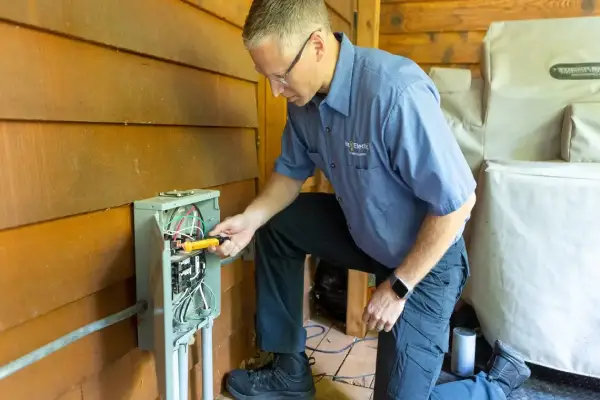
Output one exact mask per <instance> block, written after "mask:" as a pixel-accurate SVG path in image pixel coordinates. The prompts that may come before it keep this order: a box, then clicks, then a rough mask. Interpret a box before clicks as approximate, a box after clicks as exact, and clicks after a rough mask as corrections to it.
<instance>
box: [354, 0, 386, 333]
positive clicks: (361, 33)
mask: <svg viewBox="0 0 600 400" xmlns="http://www.w3.org/2000/svg"><path fill="white" fill-rule="evenodd" d="M380 6H381V3H380V0H357V9H358V18H357V20H356V21H357V26H356V45H357V46H362V47H378V46H379V15H380ZM368 280H369V277H368V274H366V273H364V272H359V271H354V270H350V271H349V272H348V298H347V300H346V305H347V311H346V334H347V335H352V336H357V337H364V336H365V335H366V333H367V326H366V324H365V323H364V322H363V321H362V315H363V311H364V309H365V306H366V305H367V301H368V289H369V287H368V283H369V282H368Z"/></svg>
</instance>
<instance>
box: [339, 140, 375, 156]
mask: <svg viewBox="0 0 600 400" xmlns="http://www.w3.org/2000/svg"><path fill="white" fill-rule="evenodd" d="M344 144H345V145H346V147H347V148H348V150H349V152H350V154H352V155H353V156H366V155H367V153H368V152H369V143H356V142H353V141H347V140H346V141H345V142H344Z"/></svg>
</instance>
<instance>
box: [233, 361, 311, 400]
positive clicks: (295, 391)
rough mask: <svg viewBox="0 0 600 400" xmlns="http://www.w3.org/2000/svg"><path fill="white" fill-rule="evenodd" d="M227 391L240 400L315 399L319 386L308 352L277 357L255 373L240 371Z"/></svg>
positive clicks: (234, 372) (237, 371)
mask: <svg viewBox="0 0 600 400" xmlns="http://www.w3.org/2000/svg"><path fill="white" fill-rule="evenodd" d="M226 386H227V391H228V392H229V393H230V394H231V395H232V396H233V397H234V398H235V399H236V400H247V399H254V400H262V399H265V400H267V399H302V400H304V399H312V398H313V397H314V396H315V393H316V390H315V384H314V381H313V376H312V372H311V368H310V365H309V361H308V358H307V357H306V354H305V353H297V354H275V355H274V357H273V361H272V362H271V363H269V364H267V365H265V366H263V367H260V368H257V369H255V370H244V369H236V370H234V371H232V372H231V373H230V374H229V376H228V377H227V382H226Z"/></svg>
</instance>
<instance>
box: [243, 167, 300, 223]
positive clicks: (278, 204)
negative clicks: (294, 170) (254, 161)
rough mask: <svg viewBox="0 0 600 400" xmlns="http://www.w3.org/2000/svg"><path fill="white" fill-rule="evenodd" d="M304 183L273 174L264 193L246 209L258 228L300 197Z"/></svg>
mask: <svg viewBox="0 0 600 400" xmlns="http://www.w3.org/2000/svg"><path fill="white" fill-rule="evenodd" d="M302 184H303V182H302V181H299V180H296V179H292V178H290V177H287V176H285V175H281V174H278V173H277V172H273V173H272V175H271V177H270V178H269V180H268V182H267V184H266V185H265V188H264V189H263V191H262V192H261V193H260V194H259V195H258V196H257V197H256V199H254V201H253V202H252V203H250V205H249V206H248V207H247V208H246V211H245V213H246V214H248V215H252V218H253V219H255V220H256V221H257V223H258V226H262V225H264V224H265V223H266V222H267V221H269V220H270V219H271V218H272V217H273V216H274V215H275V214H277V213H278V212H280V211H281V210H283V209H284V208H285V207H287V206H288V205H290V204H291V203H292V201H294V200H295V199H296V197H298V194H299V193H300V189H301V188H302Z"/></svg>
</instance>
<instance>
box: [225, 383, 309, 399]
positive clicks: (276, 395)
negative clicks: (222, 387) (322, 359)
mask: <svg viewBox="0 0 600 400" xmlns="http://www.w3.org/2000/svg"><path fill="white" fill-rule="evenodd" d="M226 386H227V391H228V392H229V394H231V395H232V396H233V398H234V399H235V400H274V399H294V400H313V399H314V398H315V394H316V393H315V391H314V390H311V391H310V392H300V393H298V392H291V393H290V392H268V393H264V394H259V395H256V396H246V395H244V394H241V393H238V392H237V391H236V390H235V389H233V388H231V387H229V385H226Z"/></svg>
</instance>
